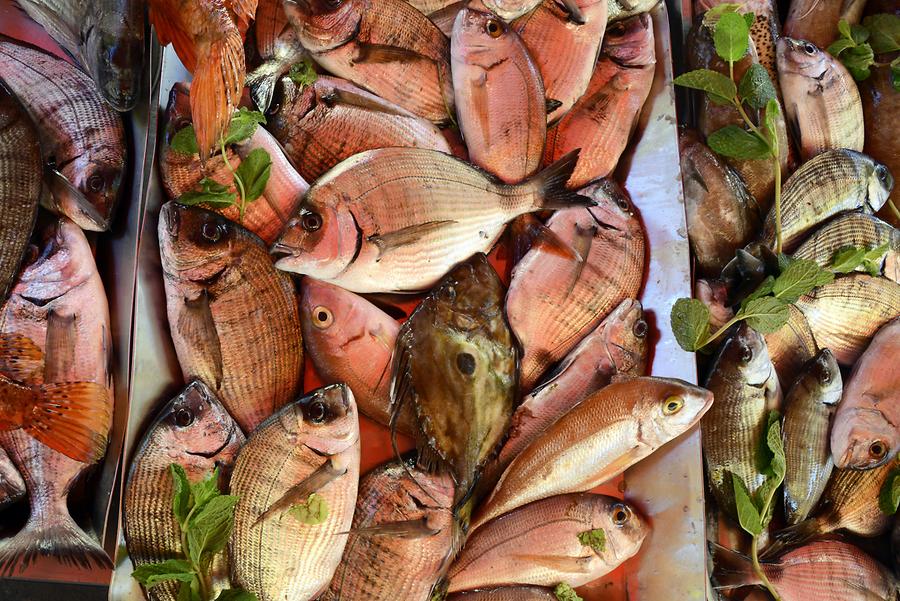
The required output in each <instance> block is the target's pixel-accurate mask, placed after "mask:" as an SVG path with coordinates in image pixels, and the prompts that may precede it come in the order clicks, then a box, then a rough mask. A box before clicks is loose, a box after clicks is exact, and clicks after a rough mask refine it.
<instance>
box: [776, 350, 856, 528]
mask: <svg viewBox="0 0 900 601" xmlns="http://www.w3.org/2000/svg"><path fill="white" fill-rule="evenodd" d="M842 391H843V380H842V379H841V370H840V367H838V364H837V361H835V359H834V355H832V354H831V351H829V350H828V349H823V350H821V351H819V353H818V354H817V355H816V356H815V358H814V359H812V360H811V361H809V362H808V363H807V364H806V365H805V366H804V367H803V370H802V371H800V372H799V375H798V376H797V379H796V381H795V382H794V384H793V386H791V387H790V389H788V391H787V394H785V397H784V404H785V410H784V422H783V423H782V438H783V440H784V453H785V457H786V459H785V465H786V466H787V468H786V469H785V479H784V514H785V520H786V521H787V523H788V524H797V523H799V522H802V521H803V520H805V519H806V518H807V516H808V515H809V512H810V511H812V510H813V508H814V507H815V506H816V503H818V502H819V498H821V496H822V492H823V491H824V490H825V485H826V484H828V479H829V477H830V476H831V472H832V469H833V467H834V462H833V461H832V460H831V447H830V446H829V427H830V425H831V418H832V416H833V415H834V412H835V411H836V410H837V408H838V406H839V403H840V402H841V393H842Z"/></svg>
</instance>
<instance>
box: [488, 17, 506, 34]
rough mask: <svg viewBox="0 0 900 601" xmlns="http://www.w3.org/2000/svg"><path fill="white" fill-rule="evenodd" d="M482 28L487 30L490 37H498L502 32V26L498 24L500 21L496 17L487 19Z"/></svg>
mask: <svg viewBox="0 0 900 601" xmlns="http://www.w3.org/2000/svg"><path fill="white" fill-rule="evenodd" d="M484 30H485V31H487V34H488V35H489V36H491V37H492V38H499V37H500V35H501V34H502V33H503V26H502V25H500V21H498V20H497V19H488V21H487V23H486V24H485V26H484Z"/></svg>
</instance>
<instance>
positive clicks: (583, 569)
mask: <svg viewBox="0 0 900 601" xmlns="http://www.w3.org/2000/svg"><path fill="white" fill-rule="evenodd" d="M595 557H596V555H588V556H585V557H570V556H568V555H531V554H523V553H518V554H512V555H510V559H514V560H516V561H522V562H527V563H530V564H533V565H536V566H541V567H543V568H546V569H548V570H551V571H553V572H564V573H566V574H590V573H591V562H592V561H594V558H595Z"/></svg>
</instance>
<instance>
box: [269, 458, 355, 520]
mask: <svg viewBox="0 0 900 601" xmlns="http://www.w3.org/2000/svg"><path fill="white" fill-rule="evenodd" d="M346 473H347V470H346V469H342V470H341V469H336V468H335V467H334V465H333V464H332V463H331V460H330V459H328V460H327V461H325V463H323V464H322V465H320V466H319V467H318V468H317V469H316V471H314V472H313V473H311V474H310V475H309V476H307V477H306V478H305V479H304V480H303V481H302V482H299V483H297V484H295V485H294V486H292V487H290V488H289V489H288V490H287V491H286V492H285V493H284V494H283V495H282V496H281V498H280V499H278V500H277V501H275V502H274V503H272V505H270V506H269V508H268V509H266V510H265V511H264V512H263V513H262V514H261V515H260V516H259V517H258V518H256V521H255V522H253V526H257V525H258V524H259V523H260V522H263V521H265V520H267V519H269V518H270V517H272V516H274V515H275V514H280V513H284V512H285V511H287V510H288V509H290V507H291V506H292V505H296V504H297V503H302V502H304V501H306V499H307V498H308V497H309V495H311V494H312V493H314V492H316V491H319V490H322V488H323V487H325V485H327V484H328V483H330V482H333V481H334V480H336V479H337V478H340V477H341V476H343V475H344V474H346Z"/></svg>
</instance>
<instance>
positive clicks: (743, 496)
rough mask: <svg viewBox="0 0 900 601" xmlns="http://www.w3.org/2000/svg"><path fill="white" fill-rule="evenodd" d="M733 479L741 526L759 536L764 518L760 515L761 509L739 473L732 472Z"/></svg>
mask: <svg viewBox="0 0 900 601" xmlns="http://www.w3.org/2000/svg"><path fill="white" fill-rule="evenodd" d="M731 481H732V483H733V486H734V503H735V506H736V507H737V514H738V522H740V524H741V528H743V529H744V530H746V531H747V532H749V533H750V534H752V535H753V536H758V535H760V534H761V533H762V530H763V526H762V519H761V518H760V516H759V510H758V509H757V508H756V505H754V504H753V500H752V499H751V498H750V493H749V492H748V491H747V485H746V484H744V481H743V480H742V479H741V477H740V476H738V475H737V474H731Z"/></svg>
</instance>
